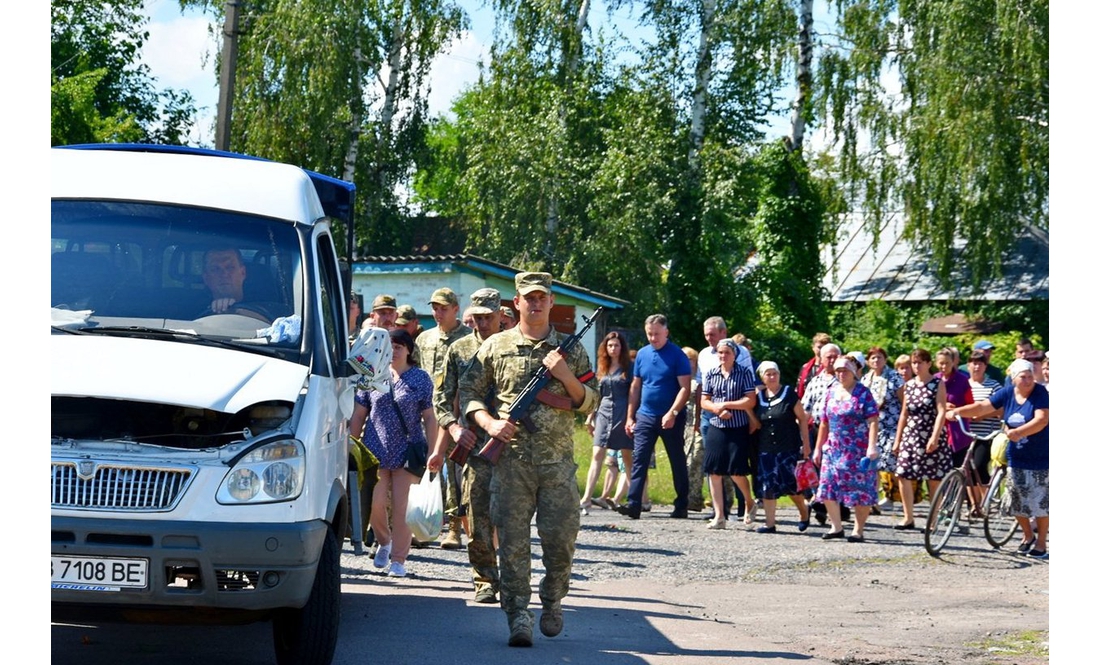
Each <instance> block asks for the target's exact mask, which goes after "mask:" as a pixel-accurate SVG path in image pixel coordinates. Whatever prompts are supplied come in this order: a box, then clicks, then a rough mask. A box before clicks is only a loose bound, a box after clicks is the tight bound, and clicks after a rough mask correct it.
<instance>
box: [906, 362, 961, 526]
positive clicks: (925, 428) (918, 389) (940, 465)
mask: <svg viewBox="0 0 1100 665" xmlns="http://www.w3.org/2000/svg"><path fill="white" fill-rule="evenodd" d="M911 355H912V363H913V373H914V374H915V375H916V376H914V377H913V378H912V379H910V380H909V381H908V382H907V383H906V384H905V392H904V394H903V398H902V401H901V416H900V417H899V418H898V434H897V437H896V438H895V439H894V453H895V454H896V455H897V458H898V465H897V470H896V473H897V476H898V478H900V479H901V503H902V510H903V511H904V517H903V518H902V521H901V523H900V524H895V525H894V528H895V529H902V530H904V529H916V528H917V527H916V525H914V524H913V485H914V483H918V482H920V481H921V480H927V481H928V492H929V496H932V495H934V494H935V493H936V487H938V486H939V484H940V480H941V479H942V478H943V477H944V476H945V475H946V474H947V472H948V471H950V470H951V446H949V445H948V444H947V428H946V427H944V421H945V419H946V413H947V390H946V389H945V388H944V385H943V381H942V380H941V379H939V378H937V377H934V376H932V371H931V368H932V354H930V353H929V352H928V350H927V349H914V350H913V353H912V354H911Z"/></svg>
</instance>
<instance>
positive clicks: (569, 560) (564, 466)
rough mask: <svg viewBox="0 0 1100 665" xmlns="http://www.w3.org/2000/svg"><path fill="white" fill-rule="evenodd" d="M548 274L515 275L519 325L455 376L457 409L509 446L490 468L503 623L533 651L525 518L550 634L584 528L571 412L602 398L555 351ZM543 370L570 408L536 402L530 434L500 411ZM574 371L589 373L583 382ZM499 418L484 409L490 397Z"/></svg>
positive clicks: (516, 642)
mask: <svg viewBox="0 0 1100 665" xmlns="http://www.w3.org/2000/svg"><path fill="white" fill-rule="evenodd" d="M551 282H552V279H551V277H550V275H549V274H547V273H530V272H523V273H519V274H517V275H516V296H515V298H514V299H513V304H514V305H515V307H516V309H517V311H518V312H519V325H517V326H516V327H515V328H512V329H510V330H506V331H503V332H501V333H499V334H497V335H494V336H493V337H491V338H489V339H488V340H486V341H485V343H484V344H482V345H481V348H480V349H478V352H477V355H475V356H474V360H473V362H472V363H470V366H469V368H468V369H467V370H466V372H465V373H464V374H463V375H462V376H461V377H460V378H459V400H460V402H461V406H462V413H465V414H466V417H467V418H468V419H469V420H470V421H471V422H474V423H476V424H477V425H478V426H479V427H481V428H482V429H483V430H484V431H486V432H487V433H488V434H489V435H490V436H491V437H493V438H495V439H497V440H499V441H503V442H506V444H507V446H506V447H505V449H504V451H503V452H502V453H501V456H500V460H499V461H498V463H497V466H496V468H494V469H493V480H492V484H491V491H492V497H491V502H490V513H491V516H492V520H493V525H494V526H495V527H496V528H497V534H498V537H499V540H500V605H501V608H502V609H503V610H504V612H505V613H506V615H507V617H508V629H509V635H508V645H509V646H531V644H532V642H533V638H532V632H533V631H532V625H533V622H534V615H533V614H532V613H531V612H530V611H529V610H528V609H527V606H528V604H529V603H530V601H531V517H532V515H537V517H536V526H537V527H538V533H539V538H540V539H541V541H542V562H543V565H544V567H545V568H546V576H545V577H544V578H543V579H542V581H541V582H540V583H539V599H540V600H541V601H542V616H541V617H540V619H539V630H541V631H542V634H543V635H546V636H547V637H553V636H555V635H557V634H558V633H560V632H561V629H562V613H561V599H562V598H564V597H565V595H566V594H567V593H568V592H569V576H570V573H571V572H572V569H573V552H574V549H575V547H576V542H577V532H578V531H579V530H580V513H579V512H578V511H577V505H578V503H579V501H580V492H578V491H577V464H576V462H574V461H573V426H574V418H575V416H574V411H579V412H580V413H583V414H588V413H590V412H591V411H592V409H594V408H595V406H596V401H597V399H598V398H599V393H598V392H597V391H596V388H595V376H594V375H592V374H591V370H592V365H591V363H590V362H589V359H588V353H587V352H586V351H585V350H584V347H583V346H581V345H580V344H577V345H575V346H574V347H573V349H572V350H571V351H570V352H569V353H568V354H567V355H566V356H563V355H562V354H561V352H560V351H558V347H559V346H560V345H561V344H562V342H564V341H565V337H566V336H565V335H562V334H560V333H558V332H557V331H556V330H554V328H553V327H552V326H551V325H550V309H551V308H552V307H553V305H554V295H553V293H552V292H551V290H550V289H551ZM540 366H545V367H546V368H547V369H548V370H549V371H550V374H551V376H552V377H553V380H551V381H550V382H549V384H548V385H547V390H549V391H550V392H551V393H553V394H554V395H555V396H557V397H558V398H559V400H560V398H562V397H567V398H568V400H560V401H565V402H567V403H568V404H570V405H571V407H572V408H571V409H557V408H552V407H550V406H548V405H546V404H542V403H539V404H535V405H534V406H533V407H532V408H531V409H530V411H529V412H528V415H529V416H530V417H531V420H532V421H533V424H534V426H535V431H533V432H532V431H528V430H527V429H526V428H523V427H517V426H516V425H515V423H513V422H512V421H510V420H508V418H509V416H510V415H511V414H509V413H507V412H506V411H505V409H507V406H508V405H509V404H511V403H512V402H513V401H514V400H515V398H516V397H517V396H518V395H519V394H520V392H521V391H522V390H523V388H524V387H525V386H526V385H527V383H528V382H529V381H530V379H531V377H532V376H533V375H534V374H535V372H536V371H537V370H538V368H539V367H540ZM578 375H588V376H590V377H591V378H589V379H588V383H581V381H580V380H579V379H577V376H578ZM494 397H495V398H496V402H497V403H498V404H500V405H501V410H500V413H499V414H497V416H494V415H493V412H492V411H491V410H490V408H491V406H492V404H493V398H494Z"/></svg>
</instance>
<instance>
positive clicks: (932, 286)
mask: <svg viewBox="0 0 1100 665" xmlns="http://www.w3.org/2000/svg"><path fill="white" fill-rule="evenodd" d="M870 224H871V222H870V220H869V219H867V218H865V217H863V216H862V215H848V216H846V217H845V218H844V220H843V221H842V222H841V225H840V229H839V231H838V234H837V238H838V240H837V244H836V246H835V247H826V248H825V249H824V250H823V251H822V254H821V260H822V262H823V263H824V264H825V270H826V272H825V280H824V283H823V285H822V286H824V288H825V290H826V291H827V292H828V293H829V300H830V301H832V302H853V301H855V302H866V301H870V300H893V301H933V300H941V301H942V300H991V301H992V300H996V301H1004V300H1047V299H1049V298H1050V239H1049V236H1048V235H1047V233H1046V232H1045V231H1043V230H1041V229H1038V228H1035V227H1032V226H1029V227H1028V228H1027V229H1026V230H1025V231H1024V232H1023V233H1021V235H1020V239H1019V240H1018V241H1017V243H1016V247H1015V250H1014V251H1013V252H1012V253H1011V254H1010V255H1008V256H1006V257H1005V258H1004V260H1003V263H1002V271H1003V273H1004V275H1003V276H1002V277H1001V278H998V279H993V280H990V281H989V283H988V284H984V285H982V287H981V288H980V289H973V288H971V287H970V275H969V272H968V271H966V270H965V269H963V268H961V267H960V268H959V269H957V270H956V271H955V274H953V275H952V280H951V285H950V287H949V288H946V289H945V288H943V287H942V286H941V285H940V284H939V283H938V281H937V280H936V275H935V273H934V271H933V267H932V265H931V263H930V261H929V253H928V251H926V250H924V249H922V248H914V247H913V246H912V245H911V244H910V243H909V241H907V240H904V239H902V237H901V236H902V217H901V215H895V216H893V217H892V218H890V219H888V220H887V221H886V222H884V223H883V226H882V228H881V229H880V231H879V241H878V245H877V246H875V245H874V244H873V237H874V229H873V228H872V227H871V225H870ZM965 250H966V246H965V244H964V243H963V242H962V241H961V240H957V241H956V242H955V251H956V253H958V254H962V253H963V252H964V251H965ZM960 265H961V264H960Z"/></svg>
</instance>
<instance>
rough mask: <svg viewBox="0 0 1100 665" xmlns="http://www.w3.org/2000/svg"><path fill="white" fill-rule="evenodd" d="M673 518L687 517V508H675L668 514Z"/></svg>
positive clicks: (682, 518) (681, 518)
mask: <svg viewBox="0 0 1100 665" xmlns="http://www.w3.org/2000/svg"><path fill="white" fill-rule="evenodd" d="M669 517H671V518H672V519H674V520H686V519H687V518H688V511H687V508H676V509H674V510H673V511H672V513H671V514H670V515H669Z"/></svg>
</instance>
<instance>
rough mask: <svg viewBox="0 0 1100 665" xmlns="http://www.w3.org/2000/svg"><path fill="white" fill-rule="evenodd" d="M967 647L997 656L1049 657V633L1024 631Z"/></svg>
mask: <svg viewBox="0 0 1100 665" xmlns="http://www.w3.org/2000/svg"><path fill="white" fill-rule="evenodd" d="M969 646H974V647H978V648H980V649H983V650H984V651H986V652H987V653H991V654H994V655H998V656H1040V657H1041V656H1049V655H1050V633H1049V632H1048V631H1045V630H1025V631H1021V632H1019V633H1008V634H1004V635H997V636H996V637H990V638H989V639H986V640H982V641H981V642H977V643H974V644H971V645H969Z"/></svg>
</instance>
